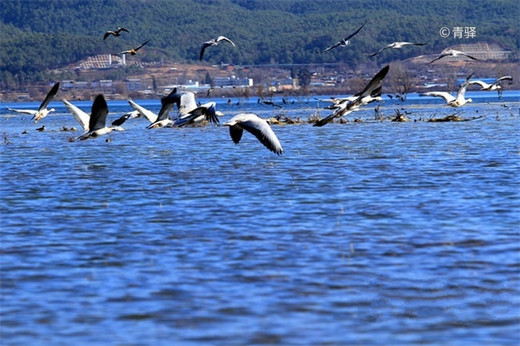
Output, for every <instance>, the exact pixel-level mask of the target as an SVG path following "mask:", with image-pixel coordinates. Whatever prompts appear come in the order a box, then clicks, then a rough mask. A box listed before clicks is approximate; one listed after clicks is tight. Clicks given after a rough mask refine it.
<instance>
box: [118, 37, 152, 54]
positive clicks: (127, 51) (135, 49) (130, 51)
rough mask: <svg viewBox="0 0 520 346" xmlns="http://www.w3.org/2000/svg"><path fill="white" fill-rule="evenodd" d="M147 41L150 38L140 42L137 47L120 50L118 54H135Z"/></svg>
mask: <svg viewBox="0 0 520 346" xmlns="http://www.w3.org/2000/svg"><path fill="white" fill-rule="evenodd" d="M148 42H150V40H148V41H146V42H144V43H143V44H141V45H140V46H139V47H137V48H133V49H129V50H125V51H123V52H121V53H120V54H130V55H136V54H137V51H138V50H139V49H141V48H142V47H143V46H144V45H145V44H147V43H148Z"/></svg>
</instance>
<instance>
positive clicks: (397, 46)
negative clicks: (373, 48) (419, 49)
mask: <svg viewBox="0 0 520 346" xmlns="http://www.w3.org/2000/svg"><path fill="white" fill-rule="evenodd" d="M424 45H426V43H413V42H393V43H390V44H389V45H387V46H385V47H383V48H381V49H380V50H378V51H377V52H375V53H373V54H370V55H369V56H368V57H369V58H371V57H373V56H376V55H377V54H379V53H381V52H382V51H384V50H385V49H389V48H392V49H401V48H403V47H404V46H424Z"/></svg>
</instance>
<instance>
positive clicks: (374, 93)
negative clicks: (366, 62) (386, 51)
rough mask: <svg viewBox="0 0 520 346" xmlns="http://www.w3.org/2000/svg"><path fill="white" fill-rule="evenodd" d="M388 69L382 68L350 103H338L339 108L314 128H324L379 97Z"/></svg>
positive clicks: (386, 67) (387, 66) (318, 122)
mask: <svg viewBox="0 0 520 346" xmlns="http://www.w3.org/2000/svg"><path fill="white" fill-rule="evenodd" d="M389 69H390V66H389V65H386V66H385V67H383V68H382V69H381V70H380V71H379V72H378V73H376V75H375V76H374V77H372V80H371V81H370V82H369V83H368V84H367V85H366V86H365V88H364V89H363V90H362V91H361V92H359V93H357V94H356V95H358V97H357V98H356V99H354V100H351V101H346V102H343V103H340V105H339V107H338V108H337V109H336V110H335V111H334V113H332V114H331V115H329V116H327V117H325V118H323V119H320V120H318V121H317V122H316V123H315V124H314V126H324V125H326V124H328V123H329V122H331V121H332V120H334V119H335V118H339V117H342V116H344V115H346V114H349V113H352V112H353V111H355V110H357V109H358V108H359V107H361V106H363V105H365V104H367V103H369V102H370V101H371V99H373V98H374V97H380V96H378V95H380V94H381V86H382V84H383V79H384V78H385V77H386V75H387V74H388V70H389Z"/></svg>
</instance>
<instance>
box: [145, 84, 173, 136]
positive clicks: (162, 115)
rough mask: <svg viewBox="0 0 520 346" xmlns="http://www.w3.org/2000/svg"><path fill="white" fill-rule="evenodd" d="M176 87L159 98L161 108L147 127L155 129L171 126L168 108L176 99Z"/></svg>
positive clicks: (170, 107) (169, 108)
mask: <svg viewBox="0 0 520 346" xmlns="http://www.w3.org/2000/svg"><path fill="white" fill-rule="evenodd" d="M177 95H178V93H177V88H173V90H172V91H171V92H170V94H169V95H168V96H164V97H162V98H161V110H160V111H159V114H158V115H157V119H155V121H154V122H153V123H151V124H150V125H148V126H147V127H146V128H147V129H157V128H161V127H167V126H168V127H171V126H172V125H173V121H172V120H171V119H170V116H169V115H170V110H171V109H172V106H173V104H174V102H175V100H176V99H177Z"/></svg>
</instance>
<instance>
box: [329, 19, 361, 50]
mask: <svg viewBox="0 0 520 346" xmlns="http://www.w3.org/2000/svg"><path fill="white" fill-rule="evenodd" d="M366 23H367V21H365V22H364V23H363V25H361V27H360V28H359V29H357V30H356V31H354V32H353V33H352V34H350V35H348V36H347V37H345V38H344V39H342V40H341V41H339V42H336V43H335V44H333V45H332V46H330V47H327V48H325V49H324V50H323V52H322V53H324V52H327V51H329V50H332V49H334V48H336V47H340V46H341V47H346V46H348V45H349V44H350V39H351V38H352V37H354V36H355V35H357V33H358V32H359V31H360V30H361V29H363V27H364V26H365V24H366Z"/></svg>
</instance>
